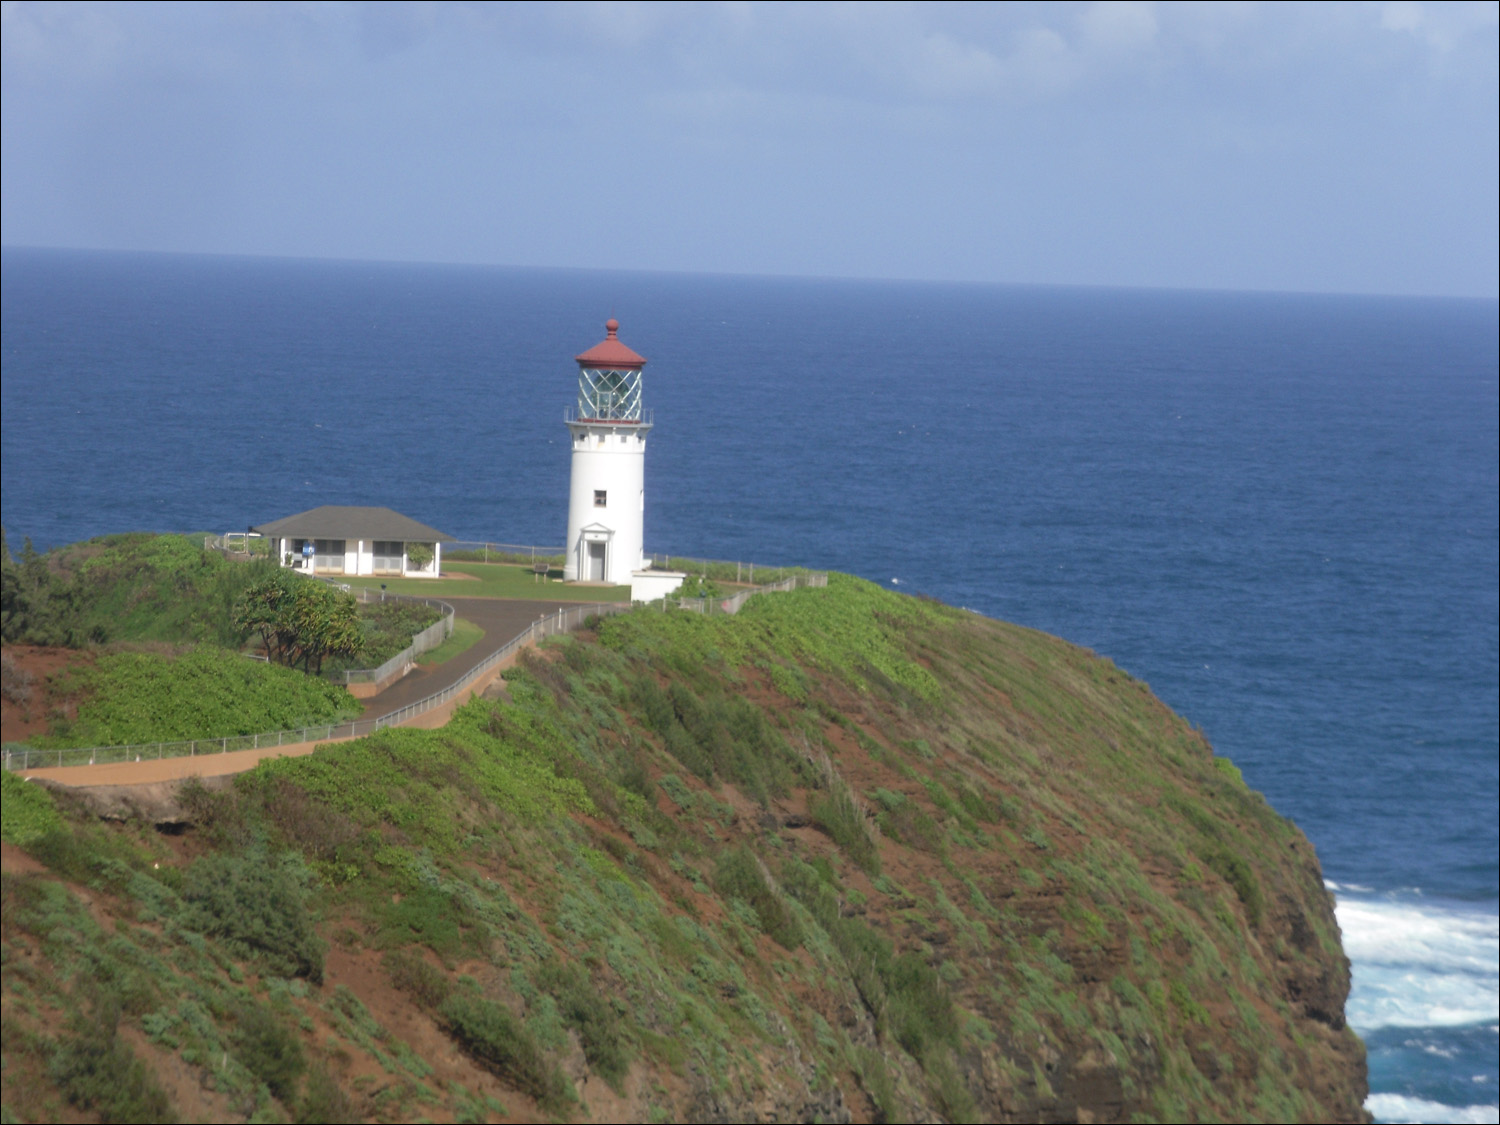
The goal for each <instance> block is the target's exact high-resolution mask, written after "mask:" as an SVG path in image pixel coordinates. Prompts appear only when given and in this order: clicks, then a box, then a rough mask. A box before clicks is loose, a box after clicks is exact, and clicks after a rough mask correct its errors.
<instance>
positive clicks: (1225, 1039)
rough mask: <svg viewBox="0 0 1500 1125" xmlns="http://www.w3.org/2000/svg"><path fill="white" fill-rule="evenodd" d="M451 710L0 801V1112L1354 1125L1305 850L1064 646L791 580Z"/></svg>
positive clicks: (1143, 707) (855, 584) (1346, 1058)
mask: <svg viewBox="0 0 1500 1125" xmlns="http://www.w3.org/2000/svg"><path fill="white" fill-rule="evenodd" d="M493 695H494V697H493V698H486V699H483V700H477V701H475V702H474V703H472V704H470V705H469V706H467V707H466V708H464V709H463V710H461V711H460V712H459V714H458V715H457V716H456V717H455V719H454V720H453V721H452V722H451V723H450V724H449V725H448V726H447V727H445V728H443V729H442V730H437V731H404V730H403V731H387V732H383V733H382V734H380V735H379V736H377V737H375V738H372V739H367V740H363V741H361V742H357V743H350V744H345V745H341V746H336V747H328V748H326V749H325V750H323V751H320V752H319V753H318V754H317V755H315V756H313V757H311V758H305V759H296V760H281V761H278V762H275V763H269V764H266V765H263V766H262V767H261V768H260V769H259V770H257V771H256V772H255V773H253V774H248V775H245V776H243V777H241V778H240V779H238V780H237V781H236V782H234V783H233V784H232V785H226V786H220V787H218V788H209V787H205V786H203V785H200V784H197V783H189V784H188V785H187V786H186V787H185V788H183V789H180V790H178V791H176V792H174V793H172V794H170V795H168V796H167V798H166V803H165V805H164V806H162V807H160V808H157V809H155V810H152V809H148V808H145V807H144V806H142V811H143V812H144V813H146V814H148V815H144V816H137V817H126V818H124V819H120V817H121V813H120V812H119V809H120V807H121V806H120V802H119V801H118V800H117V799H116V800H115V801H114V802H113V803H112V804H110V805H109V806H108V808H109V809H112V810H114V811H112V812H111V813H110V815H111V817H113V818H114V819H110V820H102V819H100V818H99V817H98V816H96V815H94V814H93V813H92V812H91V811H90V809H91V808H95V807H100V808H102V807H104V806H96V805H91V804H90V802H89V800H88V799H87V798H86V797H80V796H78V795H68V794H63V793H57V794H55V795H54V796H53V797H52V798H50V799H49V798H47V797H46V796H45V795H43V794H40V793H39V792H38V791H37V789H36V787H35V786H32V787H22V786H19V785H16V784H14V783H13V782H11V781H8V782H7V788H6V801H5V818H6V820H5V824H6V837H7V840H9V841H11V842H10V843H8V844H7V845H6V852H5V858H6V863H5V871H6V874H5V884H4V915H3V927H4V958H5V961H4V964H5V974H4V1020H5V1070H4V1098H5V1107H6V1112H7V1114H8V1115H13V1116H14V1118H15V1119H19V1120H43V1119H58V1118H59V1117H68V1118H89V1117H96V1116H98V1117H114V1118H118V1119H132V1118H131V1117H130V1116H129V1115H130V1114H131V1113H135V1114H137V1115H138V1116H139V1115H142V1114H144V1115H145V1116H156V1117H160V1116H162V1115H166V1114H170V1113H176V1114H178V1115H180V1116H182V1117H184V1118H195V1119H210V1118H212V1119H224V1120H231V1119H232V1120H239V1119H247V1118H249V1117H251V1116H257V1117H261V1118H264V1119H271V1118H277V1117H279V1118H287V1119H298V1120H335V1119H337V1120H349V1119H354V1118H364V1119H370V1120H405V1119H410V1118H415V1117H424V1118H429V1119H439V1120H474V1119H486V1118H498V1117H500V1116H502V1115H503V1116H504V1117H506V1118H517V1117H520V1118H572V1119H580V1120H582V1119H597V1120H622V1119H635V1120H648V1119H650V1120H668V1119H672V1120H721V1121H731V1120H734V1121H739V1120H812V1119H821V1120H833V1121H838V1120H882V1119H889V1120H939V1119H941V1120H993V1121H1035V1120H1043V1121H1074V1120H1076V1121H1119V1120H1131V1119H1163V1120H1174V1121H1177V1120H1199V1119H1237V1120H1282V1121H1290V1120H1320V1121H1323V1120H1364V1119H1365V1118H1364V1114H1363V1110H1362V1108H1361V1106H1362V1102H1363V1099H1364V1096H1365V1071H1364V1054H1363V1048H1362V1046H1361V1044H1360V1042H1359V1040H1358V1039H1357V1037H1356V1036H1355V1035H1354V1034H1353V1033H1352V1032H1351V1031H1350V1030H1349V1029H1348V1028H1347V1026H1346V1025H1345V1023H1344V1018H1343V1009H1344V1000H1345V997H1346V995H1347V992H1348V983H1349V972H1348V962H1347V960H1346V959H1345V958H1344V956H1343V953H1342V951H1341V949H1340V945H1339V934H1338V928H1337V925H1336V924H1335V921H1334V917H1333V911H1332V906H1331V903H1330V900H1329V897H1328V894H1327V893H1326V891H1325V890H1324V888H1323V884H1322V880H1321V876H1320V873H1319V869H1318V863H1317V857H1316V856H1315V854H1314V852H1313V849H1312V847H1311V846H1310V844H1309V843H1308V842H1307V840H1306V839H1305V838H1304V837H1303V836H1302V834H1301V833H1300V832H1299V831H1298V830H1297V829H1296V828H1295V827H1294V826H1293V825H1291V824H1290V823H1288V822H1287V821H1285V820H1283V819H1282V818H1281V817H1279V816H1277V814H1276V813H1275V812H1274V811H1273V810H1272V809H1271V808H1269V807H1268V806H1267V805H1266V803H1265V801H1264V800H1263V799H1262V798H1261V797H1260V796H1259V795H1258V794H1256V793H1254V792H1253V791H1251V790H1250V789H1248V788H1247V787H1246V786H1245V784H1244V782H1243V781H1242V779H1241V777H1240V775H1239V772H1238V770H1236V769H1235V768H1234V767H1233V765H1231V764H1230V763H1229V762H1228V761H1227V760H1225V759H1223V758H1216V757H1215V756H1214V754H1213V752H1212V750H1211V749H1210V747H1209V745H1208V744H1207V743H1206V742H1205V740H1204V739H1203V737H1202V735H1201V734H1200V733H1198V732H1197V731H1195V730H1193V729H1192V728H1191V727H1190V726H1189V725H1188V724H1186V723H1185V722H1184V721H1183V720H1181V719H1180V718H1178V717H1177V716H1175V715H1173V714H1172V713H1171V712H1170V711H1169V710H1168V709H1167V708H1166V707H1165V706H1163V705H1162V704H1161V703H1160V702H1159V701H1158V700H1157V699H1156V698H1155V697H1154V696H1152V694H1151V693H1150V691H1149V690H1148V689H1147V688H1146V686H1145V685H1144V684H1141V683H1139V682H1137V681H1135V680H1133V679H1132V678H1131V677H1130V676H1128V675H1126V674H1125V673H1123V672H1122V671H1120V670H1119V669H1118V668H1116V667H1115V666H1114V665H1112V664H1111V663H1110V662H1109V661H1107V660H1103V659H1100V658H1098V657H1096V656H1094V655H1092V654H1090V653H1088V652H1085V651H1082V650H1080V649H1077V648H1075V647H1072V646H1070V645H1068V644H1066V643H1064V642H1062V641H1059V640H1056V639H1054V638H1051V637H1047V636H1043V635H1041V634H1038V633H1035V632H1031V631H1028V630H1025V629H1020V628H1016V627H1014V626H1009V625H1005V624H1001V623H999V622H995V621H991V620H988V619H985V618H982V617H979V616H976V615H973V614H969V613H965V612H961V611H957V610H953V609H949V608H947V607H943V606H940V605H937V604H934V603H930V602H923V601H917V600H914V599H910V598H904V597H898V596H896V595H893V594H888V593H884V592H882V591H880V590H878V589H876V588H875V587H873V586H870V585H869V584H867V583H863V582H859V581H857V580H854V579H847V578H839V577H837V576H835V577H834V578H833V579H832V580H831V582H830V585H829V586H828V588H827V589H810V590H800V591H797V592H795V593H791V594H782V595H775V596H767V597H763V598H756V599H753V600H752V601H751V602H750V603H748V604H747V605H746V607H745V608H744V610H743V611H742V612H741V613H740V614H739V615H738V616H737V617H732V618H718V617H716V618H703V617H699V616H697V615H692V614H680V613H661V612H655V613H652V612H646V611H642V612H637V613H634V614H630V615H626V616H622V617H618V618H612V619H609V620H607V621H603V622H600V623H599V624H598V627H597V629H596V630H594V631H590V632H586V633H584V634H581V635H577V636H574V637H571V638H566V639H563V640H560V641H558V642H556V643H554V644H551V645H549V646H548V647H546V648H543V649H541V650H539V651H536V652H534V653H531V654H529V655H528V657H527V658H526V659H525V660H524V661H523V662H522V664H521V666H520V667H518V668H517V669H516V670H515V671H514V672H513V673H511V674H509V675H508V677H507V680H506V683H505V685H504V686H503V687H502V688H501V689H499V690H498V691H497V692H495V693H493ZM23 788H24V789H26V792H25V793H24V794H22V793H21V790H22V789H23Z"/></svg>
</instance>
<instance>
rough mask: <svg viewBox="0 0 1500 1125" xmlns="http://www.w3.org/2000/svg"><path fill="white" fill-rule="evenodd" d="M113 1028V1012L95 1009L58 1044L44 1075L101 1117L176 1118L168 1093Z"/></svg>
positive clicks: (71, 1099) (128, 1119)
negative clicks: (89, 1020) (91, 1017)
mask: <svg viewBox="0 0 1500 1125" xmlns="http://www.w3.org/2000/svg"><path fill="white" fill-rule="evenodd" d="M115 1029H116V1014H115V1013H111V1012H95V1013H94V1020H93V1022H92V1024H91V1025H88V1026H80V1028H79V1029H78V1030H77V1031H76V1033H75V1034H73V1035H71V1036H69V1037H68V1038H65V1039H64V1040H62V1042H60V1043H59V1044H58V1046H57V1049H56V1051H55V1052H54V1053H53V1055H52V1059H51V1061H50V1062H49V1064H48V1066H47V1073H48V1076H49V1077H50V1078H51V1079H52V1081H54V1082H56V1083H57V1086H58V1088H59V1089H60V1090H61V1091H62V1093H63V1096H64V1097H65V1098H67V1099H68V1101H69V1103H71V1104H72V1105H74V1106H77V1107H78V1108H79V1109H83V1110H89V1111H92V1112H94V1113H97V1114H98V1115H99V1118H100V1120H102V1121H121V1122H147V1123H151V1122H175V1121H176V1120H177V1116H176V1114H175V1113H174V1112H173V1110H172V1104H171V1102H170V1101H169V1100H168V1099H167V1095H166V1094H165V1093H164V1092H163V1090H162V1088H161V1087H160V1086H158V1085H157V1084H156V1080H155V1079H154V1078H153V1077H152V1076H151V1072H150V1071H148V1070H147V1069H146V1067H145V1066H144V1065H143V1064H142V1063H141V1061H140V1059H138V1058H136V1057H135V1054H134V1053H133V1052H132V1051H131V1050H130V1048H129V1047H128V1046H126V1044H124V1043H122V1042H121V1041H120V1039H119V1038H118V1036H117V1035H116V1033H115Z"/></svg>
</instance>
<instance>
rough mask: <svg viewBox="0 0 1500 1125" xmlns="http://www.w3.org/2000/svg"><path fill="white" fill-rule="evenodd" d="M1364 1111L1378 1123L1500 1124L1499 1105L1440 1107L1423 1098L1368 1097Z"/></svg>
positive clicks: (1399, 1095)
mask: <svg viewBox="0 0 1500 1125" xmlns="http://www.w3.org/2000/svg"><path fill="white" fill-rule="evenodd" d="M1365 1108H1366V1109H1367V1110H1369V1111H1370V1112H1371V1113H1372V1114H1374V1115H1375V1120H1377V1121H1410V1122H1414V1123H1416V1125H1427V1123H1428V1122H1431V1123H1433V1125H1446V1123H1447V1122H1452V1123H1453V1125H1469V1123H1470V1122H1476V1123H1483V1122H1496V1121H1500V1106H1493V1105H1460V1106H1452V1105H1443V1104H1442V1103H1441V1102H1430V1101H1427V1100H1426V1099H1425V1098H1408V1097H1406V1096H1404V1095H1402V1094H1371V1095H1370V1096H1369V1098H1368V1099H1367V1100H1366V1101H1365Z"/></svg>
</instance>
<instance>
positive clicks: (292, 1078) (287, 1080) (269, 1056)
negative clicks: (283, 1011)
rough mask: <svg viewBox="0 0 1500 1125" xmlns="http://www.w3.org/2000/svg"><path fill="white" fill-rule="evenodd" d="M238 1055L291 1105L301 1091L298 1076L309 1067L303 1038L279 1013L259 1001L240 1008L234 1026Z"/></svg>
mask: <svg viewBox="0 0 1500 1125" xmlns="http://www.w3.org/2000/svg"><path fill="white" fill-rule="evenodd" d="M234 1047H235V1057H236V1058H238V1059H239V1060H240V1062H241V1063H243V1064H244V1066H245V1069H246V1070H248V1071H249V1072H250V1073H251V1074H253V1075H255V1077H257V1078H259V1079H260V1080H261V1081H262V1082H264V1083H265V1084H266V1088H267V1089H269V1090H270V1091H271V1093H272V1095H274V1096H275V1097H277V1098H280V1099H281V1100H282V1101H283V1102H285V1103H286V1104H287V1105H291V1104H292V1099H293V1097H294V1096H295V1095H296V1093H297V1080H298V1079H299V1078H301V1077H302V1072H303V1071H304V1070H306V1069H307V1060H306V1059H304V1058H303V1057H302V1041H301V1039H300V1038H299V1037H298V1036H297V1033H296V1032H294V1031H292V1030H291V1029H290V1028H288V1027H287V1026H286V1025H285V1024H283V1023H282V1022H281V1021H280V1020H279V1019H277V1018H276V1016H275V1014H274V1013H272V1012H271V1011H269V1010H268V1009H266V1008H263V1007H261V1006H259V1005H257V1004H252V1005H247V1006H246V1007H244V1008H241V1009H240V1012H239V1019H238V1023H237V1026H236V1027H235V1030H234Z"/></svg>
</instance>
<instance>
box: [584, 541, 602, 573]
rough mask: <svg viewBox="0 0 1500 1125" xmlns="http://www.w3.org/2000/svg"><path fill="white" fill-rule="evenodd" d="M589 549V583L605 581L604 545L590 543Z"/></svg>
mask: <svg viewBox="0 0 1500 1125" xmlns="http://www.w3.org/2000/svg"><path fill="white" fill-rule="evenodd" d="M588 547H589V568H588V574H589V581H590V582H603V581H604V544H603V543H590V544H589V545H588Z"/></svg>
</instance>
